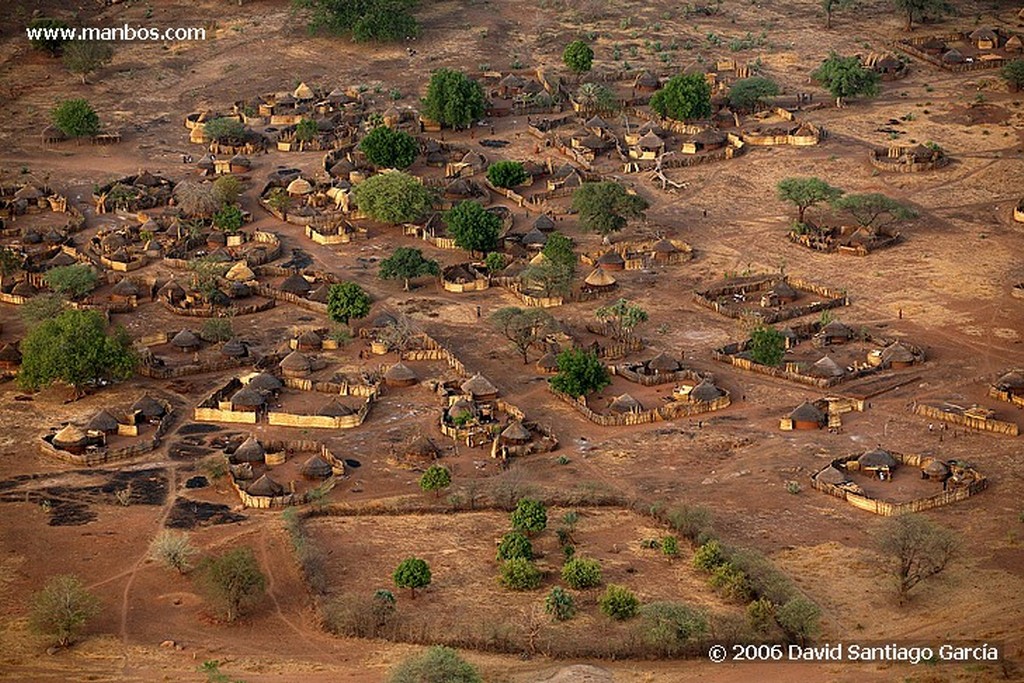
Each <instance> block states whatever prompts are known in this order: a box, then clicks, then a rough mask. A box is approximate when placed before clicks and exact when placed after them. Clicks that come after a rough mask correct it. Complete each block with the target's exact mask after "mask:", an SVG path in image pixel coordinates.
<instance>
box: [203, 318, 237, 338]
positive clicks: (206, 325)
mask: <svg viewBox="0 0 1024 683" xmlns="http://www.w3.org/2000/svg"><path fill="white" fill-rule="evenodd" d="M199 336H200V337H202V338H203V339H205V340H206V341H208V342H210V343H216V342H224V341H227V340H229V339H231V338H232V337H233V336H235V331H234V330H233V329H232V327H231V320H230V319H229V318H207V319H206V320H205V321H204V322H203V328H202V329H201V330H200V331H199Z"/></svg>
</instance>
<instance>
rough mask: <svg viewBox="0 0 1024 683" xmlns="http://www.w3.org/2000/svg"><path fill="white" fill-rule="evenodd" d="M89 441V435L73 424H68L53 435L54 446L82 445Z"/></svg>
mask: <svg viewBox="0 0 1024 683" xmlns="http://www.w3.org/2000/svg"><path fill="white" fill-rule="evenodd" d="M87 443H89V435H88V434H86V433H85V431H84V430H83V429H82V428H81V427H79V426H77V425H73V424H69V425H67V426H66V427H64V428H63V429H61V430H60V431H59V432H57V433H56V434H54V436H53V445H54V446H84V445H85V444H87Z"/></svg>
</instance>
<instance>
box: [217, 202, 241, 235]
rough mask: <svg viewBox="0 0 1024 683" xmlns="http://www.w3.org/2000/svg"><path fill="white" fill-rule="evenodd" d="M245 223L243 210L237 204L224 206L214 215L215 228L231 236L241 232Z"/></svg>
mask: <svg viewBox="0 0 1024 683" xmlns="http://www.w3.org/2000/svg"><path fill="white" fill-rule="evenodd" d="M244 223H245V216H244V215H243V214H242V210H241V209H240V208H238V206H237V205H235V204H228V205H226V206H223V207H221V209H220V210H219V211H217V213H215V214H213V225H214V227H216V228H217V229H218V230H223V231H224V232H226V233H227V234H229V235H233V234H235V233H236V232H238V231H239V230H241V229H242V225H243V224H244Z"/></svg>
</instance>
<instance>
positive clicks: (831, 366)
mask: <svg viewBox="0 0 1024 683" xmlns="http://www.w3.org/2000/svg"><path fill="white" fill-rule="evenodd" d="M810 372H811V374H813V375H815V376H817V377H840V376H842V375H843V374H845V372H846V371H845V370H843V368H841V367H839V364H838V363H836V362H835V361H834V360H832V356H829V355H824V356H822V357H821V358H820V359H819V360H818V361H816V362H815V363H814V365H812V366H811V369H810Z"/></svg>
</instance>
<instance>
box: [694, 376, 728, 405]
mask: <svg viewBox="0 0 1024 683" xmlns="http://www.w3.org/2000/svg"><path fill="white" fill-rule="evenodd" d="M687 396H688V397H689V399H690V401H691V402H693V403H714V402H715V401H717V400H718V399H720V398H721V397H723V396H725V392H724V391H722V390H721V389H720V388H718V386H716V385H715V383H714V382H713V381H711V380H710V379H709V378H707V377H705V378H704V379H702V380H701V382H700V384H698V385H697V386H695V387H694V388H693V389H691V390H690V393H689V394H687Z"/></svg>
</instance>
